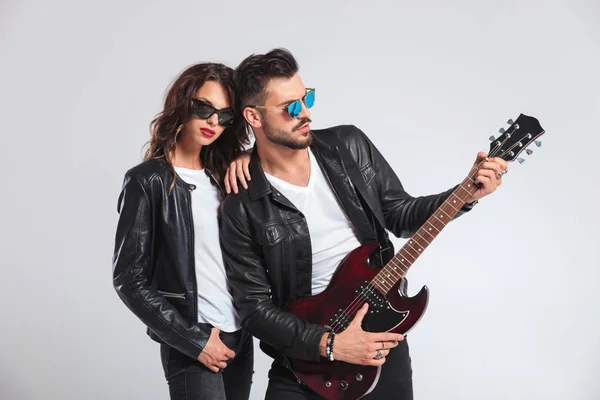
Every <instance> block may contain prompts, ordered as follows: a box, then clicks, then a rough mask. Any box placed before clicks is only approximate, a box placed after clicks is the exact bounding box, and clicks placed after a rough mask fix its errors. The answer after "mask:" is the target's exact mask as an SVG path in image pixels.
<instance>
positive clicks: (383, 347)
mask: <svg viewBox="0 0 600 400" xmlns="http://www.w3.org/2000/svg"><path fill="white" fill-rule="evenodd" d="M383 349H385V344H383V342H381V350H383Z"/></svg>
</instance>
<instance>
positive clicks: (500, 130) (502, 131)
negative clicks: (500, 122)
mask: <svg viewBox="0 0 600 400" xmlns="http://www.w3.org/2000/svg"><path fill="white" fill-rule="evenodd" d="M498 132H500V133H504V132H506V129H504V128H500V129H499V130H498Z"/></svg>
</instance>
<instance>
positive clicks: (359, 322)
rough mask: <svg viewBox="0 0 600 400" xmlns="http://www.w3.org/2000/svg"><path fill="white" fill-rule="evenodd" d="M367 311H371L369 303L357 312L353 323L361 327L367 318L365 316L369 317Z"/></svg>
mask: <svg viewBox="0 0 600 400" xmlns="http://www.w3.org/2000/svg"><path fill="white" fill-rule="evenodd" d="M367 311H369V303H365V304H363V306H362V307H361V308H360V309H359V310H358V311H357V312H356V315H355V316H354V319H353V320H352V323H353V324H355V325H358V326H359V327H361V326H362V320H363V318H364V317H365V315H367ZM361 329H362V328H361Z"/></svg>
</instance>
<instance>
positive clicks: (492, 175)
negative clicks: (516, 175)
mask: <svg viewBox="0 0 600 400" xmlns="http://www.w3.org/2000/svg"><path fill="white" fill-rule="evenodd" d="M497 174H498V172H496V171H494V170H492V169H482V170H480V171H479V172H478V176H482V177H486V178H488V179H489V181H490V182H491V183H494V182H496V181H497V180H499V179H500V178H498V175H497Z"/></svg>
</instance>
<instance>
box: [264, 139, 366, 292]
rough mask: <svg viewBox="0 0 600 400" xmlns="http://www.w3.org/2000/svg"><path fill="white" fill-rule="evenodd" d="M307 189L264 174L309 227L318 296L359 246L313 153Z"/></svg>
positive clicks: (315, 290)
mask: <svg viewBox="0 0 600 400" xmlns="http://www.w3.org/2000/svg"><path fill="white" fill-rule="evenodd" d="M308 154H309V157H310V179H309V182H308V185H307V186H306V187H302V186H295V185H292V184H290V183H287V182H286V181H284V180H281V179H279V178H276V177H274V176H272V175H269V174H265V175H266V176H267V179H268V180H269V182H271V184H272V185H273V186H274V187H275V188H276V189H277V190H279V191H280V192H281V193H282V194H283V195H284V196H285V197H286V198H287V199H288V200H289V201H291V202H292V204H293V205H294V206H296V208H297V209H298V210H300V211H301V212H302V213H303V214H304V217H305V218H306V222H307V224H308V230H309V232H310V241H311V246H312V261H313V265H312V295H313V296H314V295H316V294H319V293H321V292H322V291H323V290H325V289H326V288H327V285H329V281H330V280H331V277H332V276H333V274H334V272H335V271H336V269H337V267H338V266H339V263H340V262H341V261H342V259H343V258H344V257H346V255H347V254H348V253H349V252H351V251H352V250H354V249H355V248H357V247H359V246H360V242H359V241H358V239H357V238H356V235H355V233H354V229H353V226H352V223H351V222H350V220H349V219H348V218H347V217H346V215H345V214H344V211H343V210H342V208H341V206H340V205H339V203H338V201H337V199H336V197H335V194H334V192H333V190H332V189H331V187H330V186H329V183H327V179H326V178H325V176H324V175H323V172H322V171H321V168H320V167H319V164H318V163H317V161H316V160H315V157H314V155H313V153H312V152H311V151H310V148H309V149H308Z"/></svg>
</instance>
